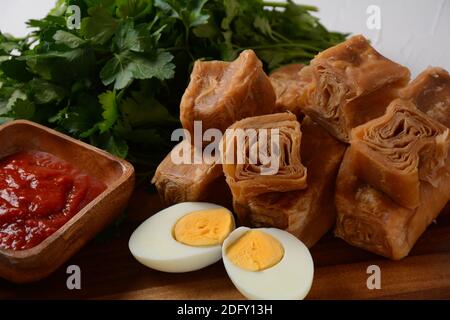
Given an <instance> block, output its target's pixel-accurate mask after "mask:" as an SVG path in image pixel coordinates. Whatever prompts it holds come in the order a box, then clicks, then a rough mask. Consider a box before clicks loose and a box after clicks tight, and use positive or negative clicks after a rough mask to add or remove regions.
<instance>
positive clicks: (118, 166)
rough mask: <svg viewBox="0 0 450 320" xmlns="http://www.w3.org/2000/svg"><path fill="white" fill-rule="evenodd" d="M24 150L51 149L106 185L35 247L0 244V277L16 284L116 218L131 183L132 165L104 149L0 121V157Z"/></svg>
mask: <svg viewBox="0 0 450 320" xmlns="http://www.w3.org/2000/svg"><path fill="white" fill-rule="evenodd" d="M25 150H39V151H44V152H48V153H51V154H53V155H55V156H57V157H59V158H61V159H63V160H65V161H67V162H69V163H72V164H73V165H74V166H75V167H77V168H78V169H80V170H82V171H84V172H86V173H88V174H90V175H92V176H95V177H97V178H98V179H100V180H101V181H103V182H104V183H105V185H106V186H107V189H106V190H105V191H103V192H102V193H101V194H100V195H99V196H98V197H97V198H95V199H94V200H93V201H91V202H90V203H89V204H88V205H87V206H85V207H84V208H83V209H82V210H81V211H80V212H78V213H77V214H76V215H75V216H73V217H72V219H70V220H69V221H68V222H67V223H66V224H64V225H63V226H62V227H61V228H60V229H58V230H57V231H56V232H55V233H53V234H52V235H50V236H49V237H48V238H47V239H45V240H44V241H43V242H41V243H40V244H38V245H37V246H35V247H33V248H31V249H27V250H20V251H19V250H18V251H15V250H2V249H0V277H2V278H5V279H7V280H9V281H12V282H17V283H24V282H32V281H37V280H40V279H42V278H44V277H46V276H48V275H49V274H50V273H52V272H53V271H55V270H56V269H57V268H58V267H60V266H61V265H62V264H63V263H65V262H66V261H67V260H68V259H69V258H70V257H71V256H72V255H74V254H75V253H76V252H77V251H78V250H79V249H80V248H81V247H82V246H84V245H85V244H86V243H87V242H88V241H89V240H91V239H92V238H93V237H94V236H95V235H96V234H97V233H98V232H99V231H101V230H102V229H103V228H104V227H106V226H107V225H108V224H110V223H111V222H113V221H114V219H115V218H117V216H118V215H119V214H120V213H121V212H122V211H123V210H124V209H125V207H126V204H127V202H128V200H129V198H130V196H131V193H132V192H133V188H134V168H133V166H132V165H131V164H129V163H128V162H126V161H124V160H121V159H119V158H116V157H114V156H112V155H111V154H109V153H107V152H105V151H102V150H100V149H97V148H95V147H93V146H91V145H88V144H86V143H83V142H81V141H78V140H76V139H72V138H70V137H68V136H66V135H64V134H61V133H59V132H57V131H54V130H51V129H49V128H46V127H43V126H41V125H38V124H36V123H33V122H29V121H23V120H18V121H12V122H9V123H7V124H5V125H3V126H0V159H1V158H3V157H5V156H8V155H11V154H13V153H16V152H18V151H25Z"/></svg>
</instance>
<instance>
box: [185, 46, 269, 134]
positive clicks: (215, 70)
mask: <svg viewBox="0 0 450 320" xmlns="http://www.w3.org/2000/svg"><path fill="white" fill-rule="evenodd" d="M274 111H275V92H274V90H273V88H272V84H271V83H270V80H269V77H268V76H267V75H266V74H265V72H264V70H263V68H262V62H261V61H260V60H259V59H258V57H257V56H256V54H255V53H254V52H253V51H252V50H245V51H243V52H242V53H241V54H240V55H239V57H238V58H237V59H236V60H234V61H232V62H224V61H196V62H195V64H194V68H193V70H192V73H191V79H190V82H189V85H188V87H187V88H186V91H185V93H184V95H183V97H182V99H181V103H180V120H181V124H182V125H183V128H185V129H187V130H188V131H189V132H190V133H191V134H193V131H194V121H201V122H202V129H203V130H207V129H210V128H215V129H219V130H221V131H225V129H227V128H228V127H229V126H230V125H232V124H233V123H234V122H236V121H237V120H240V119H243V118H246V117H252V116H256V115H262V114H269V113H273V112H274Z"/></svg>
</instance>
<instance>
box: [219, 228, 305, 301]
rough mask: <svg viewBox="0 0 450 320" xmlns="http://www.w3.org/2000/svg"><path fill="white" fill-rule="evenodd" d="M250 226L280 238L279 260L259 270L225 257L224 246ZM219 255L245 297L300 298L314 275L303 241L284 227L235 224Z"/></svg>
mask: <svg viewBox="0 0 450 320" xmlns="http://www.w3.org/2000/svg"><path fill="white" fill-rule="evenodd" d="M250 230H259V231H262V232H265V233H267V234H269V235H271V236H273V237H274V238H275V239H277V240H278V241H280V243H281V245H282V246H283V248H284V256H283V258H282V259H281V261H280V262H279V263H277V264H276V265H274V266H272V267H270V268H268V269H265V270H262V271H248V270H245V269H242V268H240V267H238V266H237V265H235V264H234V263H233V262H232V261H231V260H230V259H229V258H228V257H227V255H226V250H227V248H228V246H230V245H231V244H232V243H233V242H234V241H236V240H237V239H239V238H240V237H241V236H243V235H244V234H245V233H246V232H248V231H250ZM222 259H223V263H224V265H225V269H226V271H227V273H228V276H229V277H230V279H231V281H232V282H233V284H234V285H235V286H236V288H237V289H238V290H239V292H241V293H242V295H244V296H245V297H246V298H248V299H254V300H266V299H267V300H300V299H303V298H304V297H306V295H307V294H308V292H309V290H310V289H311V285H312V282H313V277H314V263H313V259H312V257H311V254H310V252H309V250H308V248H307V247H306V246H305V245H304V244H303V242H301V241H300V240H299V239H297V238H296V237H295V236H293V235H291V234H290V233H288V232H286V231H283V230H280V229H275V228H258V229H250V228H246V227H240V228H237V229H236V230H234V231H233V232H231V233H230V235H229V236H228V238H227V239H226V240H225V241H224V243H223V246H222Z"/></svg>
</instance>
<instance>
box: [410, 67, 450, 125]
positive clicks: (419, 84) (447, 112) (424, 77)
mask: <svg viewBox="0 0 450 320" xmlns="http://www.w3.org/2000/svg"><path fill="white" fill-rule="evenodd" d="M401 96H402V98H403V99H410V100H412V101H413V102H414V103H415V104H416V106H417V107H418V108H419V109H420V110H422V111H423V112H425V113H426V114H427V115H428V116H430V117H431V118H433V119H435V120H437V121H439V122H440V123H442V124H443V125H445V126H447V127H450V74H449V73H448V72H447V71H446V70H444V69H442V68H436V67H430V68H428V69H426V70H425V71H423V72H422V73H420V74H419V75H418V76H417V78H416V79H414V80H413V81H412V82H411V83H410V84H409V85H408V86H407V87H406V88H405V89H404V90H403V91H402V94H401Z"/></svg>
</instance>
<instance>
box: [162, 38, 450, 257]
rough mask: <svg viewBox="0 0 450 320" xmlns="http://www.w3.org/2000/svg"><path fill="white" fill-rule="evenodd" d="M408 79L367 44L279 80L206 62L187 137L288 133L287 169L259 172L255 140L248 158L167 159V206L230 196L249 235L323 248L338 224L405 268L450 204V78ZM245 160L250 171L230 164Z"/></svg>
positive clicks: (226, 152)
mask: <svg viewBox="0 0 450 320" xmlns="http://www.w3.org/2000/svg"><path fill="white" fill-rule="evenodd" d="M409 79H410V73H409V70H408V69H407V68H406V67H404V66H401V65H399V64H397V63H395V62H393V61H391V60H389V59H387V58H385V57H383V56H382V55H381V54H380V53H378V52H377V51H376V50H375V49H374V48H373V47H371V46H370V44H369V42H368V41H367V40H366V39H365V38H364V37H363V36H355V37H352V38H350V39H348V40H347V41H346V42H344V43H342V44H339V45H337V46H335V47H332V48H330V49H328V50H325V51H323V52H322V53H320V54H319V55H317V56H316V57H315V58H314V59H313V60H312V61H311V63H310V65H309V66H303V65H289V66H285V67H283V68H280V69H278V70H276V71H275V72H273V73H272V74H271V76H270V77H267V75H266V74H265V73H264V71H263V69H262V63H261V62H260V61H259V59H258V58H257V57H256V55H255V54H254V52H253V51H251V50H247V51H244V52H243V53H242V54H241V56H240V57H239V58H238V59H236V60H235V61H233V62H221V61H211V62H196V64H195V66H194V70H193V73H192V76H191V82H190V84H189V86H188V88H187V90H186V93H185V95H184V96H183V99H182V102H181V107H180V108H181V110H180V111H181V115H180V118H181V122H182V125H183V127H184V128H185V129H187V130H188V131H189V132H190V133H192V132H193V123H194V121H196V120H201V121H202V127H203V130H206V129H208V128H217V129H219V130H220V131H221V132H223V133H225V130H226V129H228V128H229V129H255V130H259V129H277V130H278V131H279V132H280V140H279V141H280V145H281V149H279V150H278V151H279V156H280V158H279V163H278V164H279V170H278V171H277V172H276V173H275V174H273V175H263V174H261V172H262V169H264V168H265V166H267V164H262V163H258V162H257V163H254V162H251V161H250V158H249V150H250V149H251V148H252V145H254V141H252V140H251V139H248V138H247V139H246V140H244V141H245V143H244V144H243V145H242V146H241V147H240V148H241V149H239V150H238V149H237V148H236V145H232V146H231V147H229V146H228V147H227V145H226V144H225V143H224V140H223V139H224V138H223V139H222V141H221V145H222V146H223V148H222V152H221V154H220V157H219V155H215V156H216V157H215V158H214V159H215V160H214V161H210V162H208V163H210V164H182V165H178V164H177V165H176V164H174V163H173V162H172V161H171V157H170V155H168V156H167V157H166V159H165V160H164V161H163V162H162V163H161V165H160V166H159V168H158V169H157V171H156V174H155V177H154V178H153V182H154V183H155V185H156V186H157V189H158V191H159V193H160V195H161V196H162V198H163V199H164V200H165V202H166V203H167V204H172V203H176V202H182V201H216V200H209V199H213V198H214V195H217V194H220V195H221V196H222V197H224V198H226V199H231V200H230V202H232V206H233V208H234V212H235V213H236V215H237V216H238V222H239V223H240V224H244V225H249V226H274V227H277V228H281V229H285V230H287V231H289V232H291V233H292V234H294V235H295V236H297V237H298V238H300V239H301V240H302V241H304V242H305V243H306V244H307V245H308V246H312V245H314V243H316V242H317V241H318V240H319V239H320V238H321V237H322V236H323V235H324V234H325V233H326V232H328V231H329V230H330V229H332V228H333V226H334V224H335V223H336V229H335V233H336V235H337V236H339V237H341V238H343V239H344V240H345V241H347V242H348V243H350V244H352V245H355V246H358V247H361V248H364V249H367V250H370V251H372V252H375V253H377V254H380V255H383V256H386V257H389V258H392V259H401V258H402V257H404V256H406V255H407V254H408V253H409V251H410V250H411V248H412V246H413V245H414V243H415V242H416V240H417V239H418V238H419V237H420V235H421V234H422V233H423V231H424V230H425V229H426V227H427V226H428V225H429V224H430V223H431V222H432V221H433V220H434V219H435V218H436V217H437V216H438V214H439V212H440V211H441V210H442V208H443V207H444V206H445V204H446V203H447V202H448V201H449V200H450V176H449V175H450V172H449V171H450V160H449V157H450V155H449V145H450V137H449V129H448V126H449V125H450V76H449V74H448V72H446V71H445V70H443V69H440V68H429V69H427V70H425V71H424V72H423V73H422V74H420V75H419V76H418V77H417V78H416V79H415V80H414V81H412V82H411V83H410V84H408V83H409ZM224 137H226V135H224ZM185 143H189V142H186V141H185V142H182V143H181V144H180V145H183V144H185ZM265 143H266V144H267V145H266V147H267V150H271V141H270V139H268V140H267V141H266V142H265ZM253 148H254V146H253ZM199 151H202V150H197V151H195V150H194V151H193V152H199ZM344 153H345V156H344ZM238 154H240V155H241V157H242V158H243V159H244V160H245V161H247V162H245V161H244V163H228V162H226V161H225V160H224V159H225V158H226V157H228V156H230V155H231V157H234V156H236V155H238ZM218 159H220V161H219V160H218ZM222 162H224V165H222ZM265 169H267V168H265ZM225 177H226V179H225ZM224 189H226V191H223V190H224ZM230 206H231V204H230ZM336 217H337V219H336Z"/></svg>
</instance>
